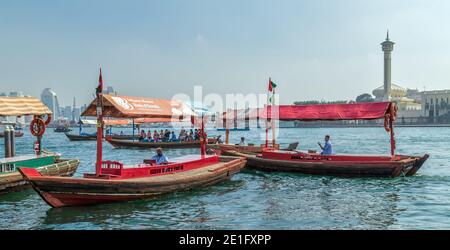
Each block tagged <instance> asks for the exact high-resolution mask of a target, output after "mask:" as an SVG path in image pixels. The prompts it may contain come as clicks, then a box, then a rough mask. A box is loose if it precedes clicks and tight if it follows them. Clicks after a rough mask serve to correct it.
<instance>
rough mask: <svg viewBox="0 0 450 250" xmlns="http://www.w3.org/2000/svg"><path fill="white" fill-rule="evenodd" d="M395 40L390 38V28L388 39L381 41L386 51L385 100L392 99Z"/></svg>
mask: <svg viewBox="0 0 450 250" xmlns="http://www.w3.org/2000/svg"><path fill="white" fill-rule="evenodd" d="M394 44H395V43H394V42H392V41H390V40H389V30H388V31H387V35H386V40H385V41H384V42H382V43H381V46H382V49H383V52H384V101H390V99H391V84H392V81H391V52H392V51H393V50H394Z"/></svg>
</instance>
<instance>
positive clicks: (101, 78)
mask: <svg viewBox="0 0 450 250" xmlns="http://www.w3.org/2000/svg"><path fill="white" fill-rule="evenodd" d="M102 92H103V77H102V68H100V76H99V77H98V87H97V91H96V94H97V96H98V95H99V94H100V93H102Z"/></svg>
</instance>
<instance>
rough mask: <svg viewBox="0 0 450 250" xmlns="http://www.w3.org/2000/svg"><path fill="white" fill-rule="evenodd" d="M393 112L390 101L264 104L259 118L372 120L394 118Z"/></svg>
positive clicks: (392, 105)
mask: <svg viewBox="0 0 450 250" xmlns="http://www.w3.org/2000/svg"><path fill="white" fill-rule="evenodd" d="M267 109H268V110H267ZM272 110H273V114H272ZM266 112H267V113H266ZM395 113H396V112H395V104H394V103H392V102H370V103H348V104H318V105H279V106H268V107H267V106H266V107H265V111H264V112H262V114H261V116H262V117H261V118H263V119H265V118H266V117H269V118H273V119H278V120H285V121H288V120H300V121H319V120H329V121H333V120H374V119H381V118H385V117H386V115H388V114H394V117H393V118H394V119H395Z"/></svg>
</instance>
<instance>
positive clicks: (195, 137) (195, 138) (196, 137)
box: [194, 129, 200, 141]
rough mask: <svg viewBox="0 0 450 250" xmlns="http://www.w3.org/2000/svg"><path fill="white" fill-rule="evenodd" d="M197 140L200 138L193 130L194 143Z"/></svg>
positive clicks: (196, 131)
mask: <svg viewBox="0 0 450 250" xmlns="http://www.w3.org/2000/svg"><path fill="white" fill-rule="evenodd" d="M198 140H200V136H199V135H198V129H195V132H194V141H198Z"/></svg>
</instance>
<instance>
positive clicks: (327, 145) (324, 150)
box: [317, 135, 333, 155]
mask: <svg viewBox="0 0 450 250" xmlns="http://www.w3.org/2000/svg"><path fill="white" fill-rule="evenodd" d="M317 144H319V147H320V148H321V149H322V153H320V154H321V155H332V154H333V147H332V146H331V142H330V136H329V135H326V136H325V145H324V146H322V144H321V143H320V142H318V143H317Z"/></svg>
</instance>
